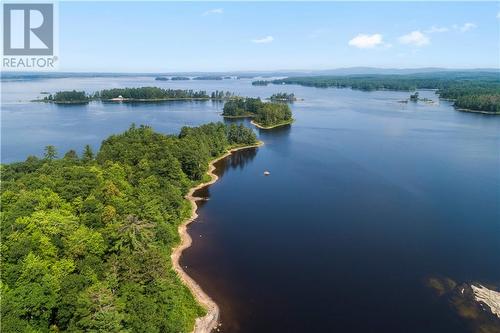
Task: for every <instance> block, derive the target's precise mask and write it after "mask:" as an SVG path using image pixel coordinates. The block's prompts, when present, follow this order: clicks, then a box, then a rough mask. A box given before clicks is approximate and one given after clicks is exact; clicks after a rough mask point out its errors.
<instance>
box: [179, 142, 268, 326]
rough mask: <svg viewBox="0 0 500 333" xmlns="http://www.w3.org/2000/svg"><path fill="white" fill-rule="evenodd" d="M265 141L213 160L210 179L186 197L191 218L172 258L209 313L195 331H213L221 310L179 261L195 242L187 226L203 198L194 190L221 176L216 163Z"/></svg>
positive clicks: (196, 215) (184, 281) (182, 229)
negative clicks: (198, 201)
mask: <svg viewBox="0 0 500 333" xmlns="http://www.w3.org/2000/svg"><path fill="white" fill-rule="evenodd" d="M263 144H264V143H263V142H262V141H258V143H256V144H254V145H249V146H242V147H236V148H233V149H229V150H228V151H227V152H226V153H225V154H224V155H222V156H220V157H218V158H216V159H214V160H212V161H211V162H210V163H209V165H208V171H207V174H208V175H209V176H210V180H209V181H207V182H205V183H201V184H198V185H196V186H195V187H192V188H190V189H189V191H188V193H187V194H186V196H185V198H186V199H187V200H189V202H190V203H191V215H190V217H189V218H187V219H186V220H185V221H184V222H183V223H182V224H181V225H179V227H178V229H177V231H178V232H179V236H180V238H181V241H180V243H179V244H178V245H177V246H176V247H175V248H174V249H173V251H172V254H171V256H170V258H171V259H172V267H173V269H174V271H175V272H176V273H177V275H178V276H179V278H180V280H181V282H182V283H183V284H184V285H185V286H186V287H188V289H189V290H190V291H191V294H193V296H194V298H195V299H196V301H197V302H198V303H199V304H201V305H202V306H203V307H204V308H205V310H206V311H207V314H206V315H205V316H203V317H199V318H196V321H195V324H194V329H193V331H192V332H193V333H210V332H212V330H213V329H215V328H216V327H217V325H218V322H219V316H220V310H219V307H218V305H217V303H215V302H214V301H213V300H212V298H211V297H210V296H208V295H207V294H206V293H205V292H204V291H203V289H202V288H201V287H200V285H199V284H198V283H197V282H196V281H195V280H193V278H191V277H190V276H189V275H188V274H187V273H186V272H185V271H184V270H183V269H182V266H181V265H180V263H179V259H180V257H181V255H182V252H183V251H184V250H185V249H187V248H188V247H190V246H191V244H192V243H193V240H192V238H191V236H189V233H188V232H187V226H188V225H189V224H190V223H192V222H194V220H196V218H197V217H198V214H197V213H196V211H197V210H198V204H197V203H196V201H197V200H200V199H201V198H198V197H195V196H193V194H194V192H196V191H197V190H199V189H201V188H203V187H206V186H209V185H212V184H213V183H215V182H216V181H217V180H218V179H219V177H218V176H217V175H216V174H214V171H215V169H216V168H215V166H214V164H215V163H217V162H218V161H220V160H222V159H224V158H226V157H228V156H230V155H231V154H232V153H234V152H235V151H238V150H243V149H248V148H255V147H260V146H262V145H263Z"/></svg>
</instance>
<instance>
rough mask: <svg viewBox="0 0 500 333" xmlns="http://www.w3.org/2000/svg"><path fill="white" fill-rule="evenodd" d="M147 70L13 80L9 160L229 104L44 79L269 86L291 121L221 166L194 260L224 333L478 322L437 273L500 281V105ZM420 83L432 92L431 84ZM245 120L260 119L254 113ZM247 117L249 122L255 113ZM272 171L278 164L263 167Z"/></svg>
mask: <svg viewBox="0 0 500 333" xmlns="http://www.w3.org/2000/svg"><path fill="white" fill-rule="evenodd" d="M250 82H251V81H249V80H224V81H188V82H159V81H154V80H153V79H152V78H148V77H134V78H130V77H128V78H86V79H83V78H70V79H50V80H37V81H23V82H3V86H2V89H3V91H2V109H1V120H2V127H1V129H2V134H1V136H2V143H1V148H2V161H3V162H11V161H17V160H23V159H25V157H26V156H27V155H29V154H34V155H41V153H42V151H43V146H44V145H47V144H54V145H56V146H57V147H58V148H59V151H60V152H61V153H63V152H64V151H66V150H68V149H72V148H73V149H78V150H80V149H81V148H82V147H83V145H84V144H87V143H89V144H91V145H93V146H94V147H95V148H97V147H98V146H99V144H100V142H101V141H102V140H103V139H104V138H106V137H107V136H109V135H110V134H112V133H118V132H120V131H123V130H125V129H126V128H127V127H128V126H129V125H130V123H132V122H135V123H137V124H148V125H152V126H153V127H154V128H155V129H156V130H158V131H161V132H166V133H171V132H176V131H178V130H179V129H180V127H182V126H183V125H197V124H202V123H205V122H209V121H218V120H221V118H220V115H219V113H220V112H221V110H222V104H220V103H212V102H181V103H179V102H172V103H163V104H154V105H153V104H151V105H149V104H148V105H144V104H141V105H126V104H116V105H115V104H113V105H102V104H100V103H92V104H90V105H87V106H71V107H61V106H56V105H48V104H38V103H29V102H27V101H29V100H30V99H33V98H36V97H37V96H38V95H39V92H41V91H49V92H54V91H57V90H61V89H73V88H75V89H85V90H87V91H89V92H92V91H94V90H99V89H102V88H110V87H125V86H145V85H157V86H164V87H172V88H174V87H175V88H181V89H185V88H189V89H196V90H198V89H203V90H207V91H208V92H211V91H213V90H216V89H219V90H221V89H223V90H230V91H234V92H237V93H239V94H241V95H245V96H260V97H268V96H270V95H271V94H272V93H274V92H281V91H287V92H294V93H295V94H296V95H297V96H298V97H300V98H304V101H300V102H296V103H295V104H294V105H293V110H294V116H295V118H296V122H295V123H294V124H293V125H292V126H291V127H284V128H280V129H276V130H273V131H259V132H258V134H259V137H260V139H261V140H263V141H264V142H265V145H264V146H263V147H260V148H257V149H249V150H245V151H240V152H238V153H236V154H234V155H232V156H231V157H230V158H228V159H226V160H223V161H220V162H219V163H218V164H217V167H218V169H217V172H218V173H219V174H221V175H222V177H221V178H220V180H219V181H218V182H217V183H216V184H214V185H212V186H210V187H209V188H208V189H202V190H200V193H198V194H200V195H204V196H206V197H208V198H209V200H208V201H204V202H203V203H202V204H201V207H200V209H199V215H200V217H199V218H198V220H197V222H196V223H194V224H192V225H191V227H190V233H191V235H192V236H193V238H194V246H193V247H191V248H190V249H188V250H187V251H186V252H185V255H184V256H183V257H182V260H181V262H182V265H184V266H187V271H188V272H189V274H191V275H192V276H193V277H194V278H195V279H196V280H197V281H198V282H199V283H200V285H201V286H202V287H203V288H204V289H205V290H206V291H207V293H208V294H209V295H210V296H212V297H213V298H214V300H215V301H216V302H217V303H218V304H220V306H221V310H222V330H223V331H225V332H320V331H321V332H457V333H460V332H469V331H468V329H467V326H466V325H465V324H464V322H463V321H462V320H461V319H460V318H459V317H458V316H457V315H456V314H455V313H454V312H453V311H452V310H451V309H450V308H449V307H448V305H447V304H445V302H442V301H440V300H437V299H436V298H435V297H434V296H433V295H432V293H431V292H430V291H429V290H428V289H427V288H426V287H425V284H424V280H425V279H426V278H427V277H429V276H434V275H439V276H447V277H450V278H452V279H454V280H456V281H459V282H467V281H481V282H483V283H492V284H494V285H500V264H499V263H500V208H499V202H500V154H499V151H500V117H492V116H484V115H479V114H470V113H462V112H457V111H454V110H453V108H452V107H451V106H450V105H449V103H447V102H443V101H441V102H440V103H439V104H438V105H425V104H418V105H414V104H408V105H404V104H400V103H397V101H398V100H399V99H402V98H406V97H408V93H403V92H369V93H367V92H359V91H351V90H348V89H316V88H306V87H299V86H286V87H285V86H283V87H281V86H268V87H253V86H251V84H250ZM421 95H423V96H424V97H430V98H433V99H435V100H436V97H435V96H434V93H433V92H430V91H423V92H421ZM248 125H249V124H248ZM249 126H251V125H249ZM264 170H269V171H270V172H271V175H270V176H268V177H265V176H263V171H264Z"/></svg>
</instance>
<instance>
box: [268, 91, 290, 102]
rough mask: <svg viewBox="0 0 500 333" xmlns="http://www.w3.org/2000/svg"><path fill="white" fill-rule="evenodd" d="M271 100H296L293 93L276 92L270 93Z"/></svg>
mask: <svg viewBox="0 0 500 333" xmlns="http://www.w3.org/2000/svg"><path fill="white" fill-rule="evenodd" d="M269 99H270V100H271V101H278V102H280V101H281V102H293V101H296V100H297V98H296V97H295V94H294V93H290V94H289V93H285V92H283V93H276V94H272V95H271V97H269Z"/></svg>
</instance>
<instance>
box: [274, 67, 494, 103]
mask: <svg viewBox="0 0 500 333" xmlns="http://www.w3.org/2000/svg"><path fill="white" fill-rule="evenodd" d="M270 82H272V83H274V84H299V85H303V86H310V87H319V88H328V87H336V88H352V89H359V90H365V91H371V90H403V91H414V90H416V89H436V90H437V94H439V96H440V97H441V98H447V99H453V100H454V101H455V106H456V107H458V108H464V109H470V110H475V111H485V112H495V113H500V75H499V73H496V72H436V73H421V74H411V75H350V76H309V77H288V78H286V79H280V80H273V81H270Z"/></svg>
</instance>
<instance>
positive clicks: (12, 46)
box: [3, 3, 54, 56]
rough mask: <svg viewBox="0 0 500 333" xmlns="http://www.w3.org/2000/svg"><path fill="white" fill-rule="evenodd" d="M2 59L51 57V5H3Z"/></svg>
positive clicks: (52, 14)
mask: <svg viewBox="0 0 500 333" xmlns="http://www.w3.org/2000/svg"><path fill="white" fill-rule="evenodd" d="M3 54H4V56H27V55H28V56H52V55H54V5H53V4H42V3H33V4H4V5H3Z"/></svg>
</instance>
